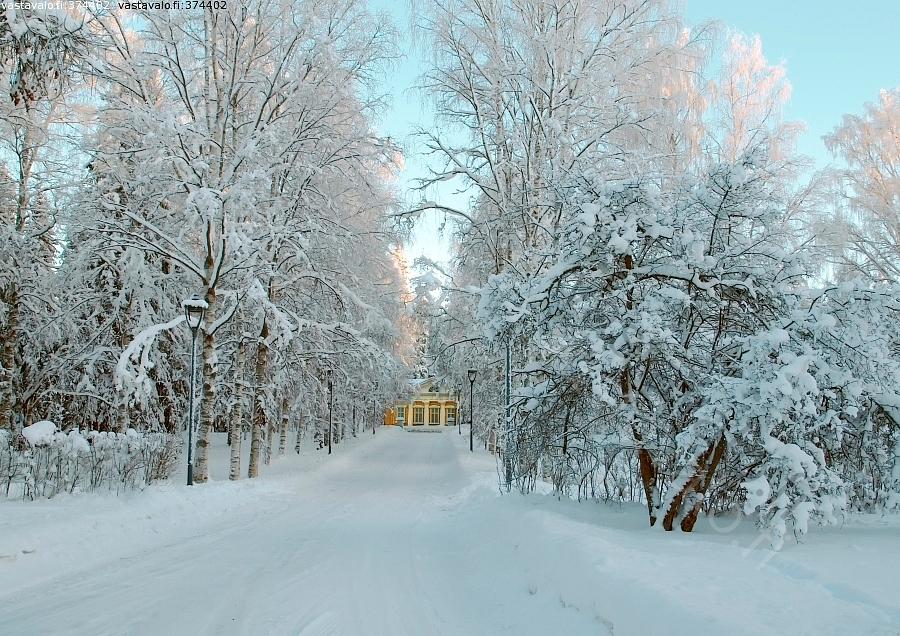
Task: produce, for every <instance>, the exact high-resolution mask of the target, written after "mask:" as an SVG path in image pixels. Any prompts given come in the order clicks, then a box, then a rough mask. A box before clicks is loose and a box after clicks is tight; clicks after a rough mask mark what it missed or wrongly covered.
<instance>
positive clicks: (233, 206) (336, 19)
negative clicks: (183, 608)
mask: <svg viewBox="0 0 900 636" xmlns="http://www.w3.org/2000/svg"><path fill="white" fill-rule="evenodd" d="M396 54H397V52H396V49H395V33H394V30H393V28H392V27H391V26H390V25H389V24H388V23H387V22H386V21H385V20H384V19H383V18H382V17H381V16H379V15H373V14H369V13H368V12H367V11H366V9H365V7H364V6H361V5H360V4H359V3H356V2H352V1H350V0H310V1H305V2H298V3H288V4H285V3H281V2H271V1H269V0H250V1H245V2H240V3H228V9H227V10H224V9H216V10H212V9H206V10H198V11H192V12H177V11H175V12H164V11H150V12H138V13H132V12H127V11H111V12H109V13H105V14H103V15H74V14H67V13H64V12H61V11H58V12H55V11H50V10H48V11H39V10H37V9H18V8H7V10H6V12H5V14H4V15H2V16H0V64H2V72H0V89H2V90H0V102H2V106H0V108H2V111H0V134H2V142H3V149H2V151H0V153H2V154H0V157H2V162H0V214H2V216H3V223H2V230H0V231H2V232H3V233H4V236H3V239H2V240H0V245H2V247H0V250H2V254H0V258H2V267H0V277H2V280H0V310H2V311H0V368H2V377H0V428H3V429H7V430H10V431H12V432H15V431H17V430H20V429H21V428H22V427H23V426H26V425H28V424H30V423H32V422H34V421H35V420H36V419H44V418H49V419H52V420H54V421H56V422H60V423H61V424H62V425H63V426H65V427H67V428H71V427H75V428H81V429H98V428H99V429H101V430H120V431H124V430H125V429H128V428H134V429H136V430H139V431H155V430H162V431H168V432H172V433H174V432H177V431H179V430H180V429H181V428H182V427H183V425H184V422H185V420H186V410H187V408H186V403H187V399H186V397H187V381H188V372H187V360H188V355H187V354H188V351H189V343H190V336H189V332H188V330H187V329H186V328H185V326H184V325H182V324H181V323H183V321H184V319H183V318H182V317H181V314H182V309H181V303H182V301H183V300H184V299H185V298H186V297H189V296H192V295H197V296H198V297H199V298H200V299H201V300H203V301H204V302H205V304H206V306H207V309H206V312H205V320H204V324H203V326H202V328H201V333H200V335H199V337H198V349H199V352H198V353H199V364H198V376H199V379H200V385H201V386H202V400H201V404H202V407H201V409H200V413H199V436H198V441H197V457H196V466H195V473H194V475H195V476H194V479H195V480H196V481H199V482H203V481H205V480H206V479H207V476H208V445H209V440H210V434H211V432H212V431H213V430H214V429H218V430H222V429H223V428H229V429H231V430H234V431H240V430H241V428H242V424H243V422H245V421H249V422H252V430H253V435H252V442H251V465H250V476H255V475H256V472H257V471H258V462H259V457H260V450H261V449H262V448H263V447H265V446H266V444H267V442H268V445H269V446H271V444H272V436H273V431H274V430H275V429H277V428H279V427H280V428H282V430H283V431H286V429H287V427H288V426H289V425H291V426H294V425H295V424H294V423H295V422H298V421H301V422H309V423H315V422H317V421H320V420H321V417H322V414H323V412H324V409H325V408H326V406H325V405H326V404H327V400H326V397H325V395H326V387H325V380H324V378H325V371H326V370H327V369H332V370H333V373H334V376H333V377H334V385H335V388H336V390H338V391H347V392H349V393H350V394H351V395H354V396H362V395H365V396H366V397H367V398H368V397H369V396H371V395H372V394H373V393H374V386H375V383H376V382H377V381H378V380H380V382H381V387H382V391H383V393H384V394H385V395H388V394H392V392H393V391H392V389H393V386H392V385H393V384H396V383H399V382H400V378H401V377H402V376H403V370H404V368H405V365H406V364H407V363H408V360H407V358H408V356H409V355H411V352H412V347H413V345H412V343H411V337H410V335H409V334H410V330H409V328H408V327H409V325H408V323H407V321H408V319H407V318H406V316H405V313H404V308H403V306H402V303H401V294H400V291H401V290H402V289H403V286H404V282H403V280H402V278H403V277H402V273H401V271H400V269H399V267H398V261H397V258H396V257H395V254H394V252H395V250H396V249H397V246H398V237H397V236H396V235H395V233H393V232H392V231H391V226H390V225H389V224H388V223H387V222H386V219H387V218H389V215H390V214H392V213H393V212H395V211H396V210H395V206H396V202H395V193H394V192H393V191H392V189H391V186H390V183H391V181H392V179H393V171H394V170H395V168H396V165H395V164H396V158H397V149H396V148H394V147H393V146H392V144H391V143H390V142H389V141H386V140H384V139H380V138H379V137H378V136H377V135H376V134H375V133H374V129H373V121H374V117H375V116H376V115H377V113H378V112H379V109H380V108H381V106H382V103H381V102H382V100H381V97H380V95H379V93H378V85H377V82H376V79H377V78H378V75H379V73H381V72H382V71H383V70H384V69H385V68H386V67H387V65H389V64H390V62H391V60H392V59H394V58H395V57H396ZM354 399H357V398H356V397H354ZM366 404H371V401H370V400H368V399H367V401H366ZM360 408H362V406H361V405H360ZM296 426H297V427H298V430H299V429H300V425H296ZM298 435H299V432H298ZM232 439H233V441H234V444H233V447H232V451H233V462H232V478H236V477H237V473H238V471H239V457H240V439H241V436H240V435H234V436H232ZM281 447H282V452H283V448H284V434H282V441H281Z"/></svg>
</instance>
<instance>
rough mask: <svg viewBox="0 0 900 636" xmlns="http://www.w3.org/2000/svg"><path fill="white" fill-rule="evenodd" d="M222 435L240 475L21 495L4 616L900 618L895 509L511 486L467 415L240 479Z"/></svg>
mask: <svg viewBox="0 0 900 636" xmlns="http://www.w3.org/2000/svg"><path fill="white" fill-rule="evenodd" d="M217 444H218V445H219V446H218V448H217V449H214V450H216V451H217V455H218V456H215V455H214V457H213V459H214V464H213V478H214V479H219V480H222V481H215V482H213V483H210V484H206V485H198V486H194V487H193V488H187V487H185V486H182V485H181V483H182V482H181V481H180V480H179V481H178V482H177V483H173V484H171V485H161V486H154V487H151V488H148V489H146V490H145V491H144V492H140V493H128V494H126V495H123V496H114V495H76V496H63V497H58V498H55V499H53V500H50V501H38V502H21V501H2V500H0V634H17V635H19V634H21V635H31V634H79V635H82V634H90V635H92V636H93V635H101V634H190V635H191V636H201V635H205V634H209V635H213V634H215V635H219V634H254V635H256V634H304V635H306V634H338V635H342V634H347V635H356V634H360V635H376V634H386V635H387V634H390V635H402V634H409V635H416V636H420V635H428V634H454V635H455V634H460V635H467V634H472V635H476V634H479V635H480V634H485V635H490V634H535V635H537V634H541V635H548V634H554V635H555V634H567V635H575V634H616V635H617V636H622V635H625V634H636V635H638V634H655V633H666V634H691V635H692V636H696V635H698V634H900V592H898V589H900V532H898V530H900V523H898V520H897V518H895V517H877V516H868V517H865V518H859V519H854V520H853V521H852V522H851V523H849V524H848V525H846V526H845V527H844V528H842V529H828V530H816V529H813V530H812V531H811V533H810V534H809V535H808V536H807V537H806V538H805V540H804V541H805V542H804V544H802V545H798V544H794V543H788V544H787V545H786V546H785V548H784V549H783V550H782V551H781V552H779V553H777V554H774V553H771V552H769V551H768V550H767V542H766V541H765V539H764V537H760V536H759V535H758V533H757V531H756V530H755V528H754V527H753V525H752V523H750V522H749V521H747V520H743V521H741V522H738V523H735V524H731V523H729V522H728V520H718V521H716V522H714V523H710V522H709V521H708V520H705V521H703V522H701V523H698V529H697V531H696V532H695V533H692V534H690V535H686V534H680V533H664V532H661V531H659V530H657V529H650V528H647V527H646V515H645V513H644V512H643V511H642V510H641V508H640V507H639V506H617V505H606V504H598V503H580V504H579V503H577V502H572V501H559V500H557V499H556V498H555V497H549V496H544V495H531V496H522V495H520V494H517V493H512V494H504V495H501V494H500V492H499V490H498V488H497V477H496V470H495V466H494V461H493V457H491V456H490V455H488V454H487V453H485V452H484V451H479V452H477V453H475V454H474V455H470V454H469V453H468V439H467V438H466V437H465V436H462V437H461V436H459V435H457V434H456V431H455V430H453V429H442V432H441V433H440V434H428V435H425V434H413V433H410V432H403V431H400V430H396V429H379V431H378V434H377V435H375V436H372V435H363V436H361V437H359V438H357V439H351V440H349V441H347V442H346V443H343V444H341V445H339V446H336V447H335V453H334V454H333V455H331V456H330V457H329V456H327V455H325V454H324V452H322V451H319V452H313V451H306V452H304V454H302V455H300V456H299V457H298V456H296V455H293V456H288V457H286V458H281V459H275V460H274V461H273V463H272V465H271V466H269V467H264V470H263V475H262V477H261V478H259V479H256V480H241V481H239V482H234V483H232V482H228V481H225V480H224V479H225V471H227V459H226V458H225V452H226V449H225V447H223V445H222V439H217ZM217 470H220V471H222V472H221V473H217V472H216V471H217Z"/></svg>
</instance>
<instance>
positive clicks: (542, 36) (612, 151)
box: [414, 0, 900, 543]
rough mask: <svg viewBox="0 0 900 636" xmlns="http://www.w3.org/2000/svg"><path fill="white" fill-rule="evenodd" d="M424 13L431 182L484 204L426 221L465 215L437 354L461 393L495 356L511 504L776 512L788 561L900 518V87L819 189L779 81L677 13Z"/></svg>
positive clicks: (485, 404)
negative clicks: (831, 529)
mask: <svg viewBox="0 0 900 636" xmlns="http://www.w3.org/2000/svg"><path fill="white" fill-rule="evenodd" d="M422 20H423V24H424V28H426V29H427V31H428V33H429V35H430V38H431V49H430V50H431V52H432V55H433V58H432V65H431V70H430V71H429V72H428V74H427V75H426V76H425V78H424V85H425V86H426V87H427V88H428V89H429V90H430V91H431V94H432V95H433V96H434V99H435V105H436V109H437V112H438V117H439V119H440V121H441V122H442V123H443V127H441V128H438V130H437V132H435V131H422V135H423V136H424V137H425V138H426V140H427V144H428V146H429V148H430V150H431V151H432V153H433V155H434V159H435V161H434V164H433V167H434V175H433V178H432V179H431V180H426V181H425V182H424V183H423V186H425V187H427V186H428V185H429V183H431V182H436V181H439V180H449V179H458V180H460V182H461V187H463V188H466V189H468V191H469V192H471V193H472V198H471V202H470V205H469V207H468V208H467V209H464V210H449V209H447V208H442V207H441V206H440V205H438V204H435V203H432V202H424V203H423V204H422V205H421V206H420V207H419V208H417V209H416V210H414V211H415V212H419V211H420V210H426V209H438V210H439V211H440V210H442V211H444V212H445V213H449V214H451V215H452V216H454V217H455V218H457V219H458V220H459V222H458V224H457V226H456V227H457V231H456V234H455V239H456V256H455V259H454V262H453V270H452V272H450V273H449V276H450V282H449V283H448V284H447V289H446V292H445V296H444V298H443V299H442V300H441V301H440V302H438V303H435V304H434V308H435V310H434V312H433V317H432V324H431V326H430V333H432V334H436V335H438V336H439V337H436V338H433V340H434V341H433V342H432V343H431V344H430V353H431V355H433V356H434V359H435V360H436V364H437V365H438V367H439V369H440V372H441V373H442V374H443V375H445V376H446V377H448V378H453V379H454V381H455V382H457V383H458V384H460V385H464V384H465V380H464V377H465V369H466V367H468V366H470V365H471V364H472V362H471V361H472V360H477V362H476V364H477V366H479V368H480V369H481V373H480V375H479V378H481V379H483V380H480V381H479V385H480V386H481V387H483V388H482V390H481V391H480V393H479V396H478V404H477V406H476V411H477V412H478V413H480V414H481V417H480V419H481V422H482V424H481V425H482V427H483V434H485V435H490V434H498V435H499V436H500V437H501V440H502V441H501V442H500V449H501V456H502V462H501V479H502V480H503V481H505V483H506V484H507V486H510V485H512V484H517V485H518V486H519V487H520V488H522V489H524V490H528V489H531V488H534V486H535V484H536V482H537V480H541V479H549V480H552V481H553V483H554V484H555V486H556V487H557V488H558V489H559V490H561V491H563V492H568V493H571V494H576V493H577V494H578V495H579V496H603V497H608V498H614V499H630V500H641V501H644V502H646V504H647V508H648V514H649V519H650V523H651V524H656V523H660V524H661V525H662V526H663V527H664V528H665V529H667V530H671V529H673V528H674V527H675V526H680V527H681V528H682V529H683V530H685V531H689V530H691V529H692V527H693V525H694V523H695V521H696V519H697V516H698V514H699V512H700V511H701V510H706V511H724V510H732V509H735V508H741V507H743V509H744V510H745V511H746V512H752V511H757V510H758V511H759V518H760V520H761V523H762V524H763V525H765V526H767V527H768V528H770V529H771V530H772V531H773V532H774V534H775V536H776V543H778V542H780V541H781V538H782V537H783V536H784V535H785V533H786V532H788V531H789V530H793V531H794V532H798V533H802V532H805V531H806V528H807V523H808V521H809V520H810V519H814V520H817V521H820V522H834V521H835V520H836V518H837V516H838V513H839V512H840V511H841V510H843V509H844V508H845V507H846V505H847V503H848V502H849V503H850V504H851V505H853V506H857V507H872V506H887V505H896V504H897V503H900V500H898V498H897V493H898V492H900V426H898V424H900V396H898V387H900V341H898V339H897V334H898V332H900V331H898V327H900V322H898V319H900V313H898V309H900V286H898V285H900V279H898V276H897V272H898V270H897V267H898V264H900V252H898V247H897V246H898V238H900V235H898V234H897V232H898V230H900V179H898V176H900V175H898V170H900V146H898V141H897V140H898V134H897V131H898V121H900V119H898V117H900V93H898V92H897V91H894V92H888V93H884V94H883V95H882V98H881V104H880V105H879V106H869V107H867V108H868V111H867V113H866V115H865V116H864V117H855V118H854V117H847V118H846V119H845V121H844V122H843V123H842V124H841V125H840V126H838V127H837V128H836V129H835V132H834V134H833V135H831V136H829V137H828V139H827V143H828V145H829V147H830V148H831V150H832V151H833V152H834V153H835V154H836V155H838V156H839V157H841V158H843V159H844V160H845V164H846V169H845V170H842V171H836V170H830V171H828V172H825V173H820V174H817V175H815V176H814V177H812V178H811V179H810V178H809V173H808V169H809V168H810V164H809V162H808V161H807V160H805V159H804V158H802V157H799V156H797V155H796V154H795V152H794V140H795V137H796V134H797V133H798V132H799V131H800V130H801V129H802V128H801V125H800V124H798V123H796V122H787V121H784V120H783V118H782V116H781V112H782V105H783V103H784V101H785V99H786V98H787V96H788V93H789V86H788V84H787V83H786V81H785V79H784V69H783V68H782V67H780V66H772V65H769V64H768V63H766V61H765V59H764V58H763V56H762V53H761V46H760V42H759V40H758V39H754V40H752V41H750V40H747V39H746V38H744V37H742V36H740V35H731V36H730V37H728V38H725V39H724V40H723V38H722V37H721V36H720V35H719V34H718V33H717V30H716V28H715V25H702V26H700V27H699V28H693V29H687V28H685V27H684V25H683V24H682V22H681V17H680V15H679V14H678V12H677V11H676V8H675V7H674V5H673V3H669V2H666V1H665V0H598V1H595V2H586V3H574V2H567V1H562V0H557V1H554V0H550V1H546V0H542V1H540V2H538V1H531V0H524V1H518V2H509V1H508V0H482V1H479V2H473V1H471V0H442V1H441V2H436V3H431V4H429V6H428V7H427V9H424V11H423V14H422ZM442 131H453V132H454V133H455V134H445V133H444V132H442ZM473 317H474V321H473V320H472V318H473ZM505 351H509V357H510V359H511V373H512V376H513V390H512V396H511V405H510V406H511V409H510V410H509V411H507V407H508V405H507V404H506V402H505V400H504V399H503V392H502V391H498V390H497V387H498V383H502V381H503V377H502V376H503V374H504V371H505V369H504V366H505V365H504V357H505V356H504V355H503V354H504V353H505ZM494 423H496V425H495V424H494Z"/></svg>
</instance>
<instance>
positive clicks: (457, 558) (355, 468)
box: [0, 431, 596, 635]
mask: <svg viewBox="0 0 900 636" xmlns="http://www.w3.org/2000/svg"><path fill="white" fill-rule="evenodd" d="M458 442H459V438H458V437H457V436H456V435H451V434H449V432H448V433H447V434H412V433H407V434H404V433H401V432H399V431H386V432H385V434H383V435H379V436H376V437H375V439H373V440H372V441H371V442H368V440H367V443H366V444H365V445H360V446H359V447H357V448H354V449H353V451H352V455H351V456H345V457H333V458H330V459H329V460H328V461H327V462H322V463H321V464H320V470H317V471H315V472H314V473H312V475H311V481H312V483H310V476H309V475H308V476H307V479H306V480H304V483H302V484H297V489H296V492H295V493H294V495H295V496H294V497H292V498H291V501H290V502H289V505H287V506H281V507H280V509H276V510H272V509H266V508H263V509H262V510H261V512H260V513H259V514H257V515H255V516H252V517H250V518H245V519H242V520H240V521H238V522H229V521H227V520H224V521H223V523H222V527H221V528H218V529H214V530H212V531H210V532H208V533H205V534H202V535H199V536H195V537H193V538H189V539H186V540H179V541H176V542H172V543H167V544H164V545H162V546H160V547H156V548H154V549H150V550H146V551H139V552H136V553H135V554H133V555H131V556H127V557H124V558H120V559H117V560H114V561H111V562H107V563H104V564H103V565H100V566H98V567H93V568H91V569H90V570H88V571H78V572H74V573H72V574H70V575H68V576H63V577H62V578H56V579H53V580H51V581H50V582H49V583H47V584H44V585H42V586H40V590H39V591H38V590H34V589H30V590H27V591H26V592H25V593H20V594H13V595H11V596H7V597H3V598H0V634H51V633H53V634H57V633H72V634H97V635H99V634H193V635H201V634H427V633H434V634H442V633H445V634H479V633H504V632H505V633H516V634H525V633H535V634H537V633H560V632H556V631H555V630H556V629H559V628H560V627H561V626H565V625H567V624H570V623H572V621H571V620H564V621H563V622H562V623H560V620H559V617H558V616H554V614H556V613H557V612H553V613H551V614H549V615H542V614H541V612H529V613H525V614H524V615H519V616H516V615H511V614H508V613H506V612H504V608H503V607H502V606H500V605H498V604H497V598H498V593H499V594H501V595H502V593H503V590H502V589H501V590H493V589H491V587H492V586H493V585H494V584H496V580H494V581H492V582H491V583H490V584H487V579H486V578H485V576H484V565H485V564H484V561H483V560H484V559H485V558H486V557H487V556H488V555H486V554H485V551H484V549H482V548H479V542H482V541H483V540H484V539H485V536H475V535H473V534H472V532H471V529H472V528H473V527H475V528H477V527H478V526H477V524H476V525H475V526H473V525H472V524H471V523H469V522H467V523H465V524H463V525H459V524H454V523H453V509H454V507H458V506H459V504H460V503H461V501H460V497H461V496H464V495H465V493H468V492H471V491H473V488H472V487H471V486H470V477H469V475H468V473H467V472H465V471H463V470H462V468H461V466H460V462H459V459H458V452H457V448H456V447H458V446H459V443H458ZM341 450H342V449H341ZM488 466H489V465H488ZM200 488H202V487H200ZM484 491H485V493H484V494H487V493H488V492H489V490H488V489H484ZM461 493H462V495H461ZM487 496H492V495H490V494H487ZM276 508H279V507H277V506H276ZM479 530H480V531H484V532H487V533H490V528H479ZM487 536H488V537H489V536H490V535H489V534H488V535H487ZM135 547H136V548H137V547H139V546H135ZM489 578H490V577H488V579H489ZM511 585H515V586H521V582H519V581H516V582H514V583H511ZM516 591H518V592H520V593H521V592H522V590H516ZM573 618H578V617H577V616H574V617H573ZM580 622H583V621H575V624H571V625H570V626H571V627H572V628H573V629H576V630H577V628H578V627H579V625H578V623H580ZM591 623H592V620H589V621H588V623H587V625H581V627H582V628H584V627H586V626H591ZM592 627H593V631H591V630H587V631H584V630H583V629H582V630H581V631H584V633H596V623H593V625H592ZM548 630H549V631H548ZM569 633H574V632H571V631H570V632H569Z"/></svg>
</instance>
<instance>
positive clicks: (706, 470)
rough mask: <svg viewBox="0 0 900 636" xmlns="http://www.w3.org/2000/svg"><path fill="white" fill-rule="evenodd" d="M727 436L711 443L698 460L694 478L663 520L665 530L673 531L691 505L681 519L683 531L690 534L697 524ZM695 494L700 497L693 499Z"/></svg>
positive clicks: (679, 494)
mask: <svg viewBox="0 0 900 636" xmlns="http://www.w3.org/2000/svg"><path fill="white" fill-rule="evenodd" d="M725 446H726V442H725V435H724V434H722V435H720V436H719V439H718V440H716V441H715V442H711V443H710V444H709V446H708V447H707V449H706V450H705V451H703V453H701V454H700V456H699V457H698V458H697V463H696V465H695V467H694V474H693V476H692V477H691V478H690V479H689V480H687V482H686V483H685V485H684V487H683V488H682V489H681V491H680V492H679V493H678V494H676V495H675V497H673V498H672V501H671V503H670V504H669V508H668V510H666V516H665V517H664V518H663V528H664V529H665V530H669V531H671V530H672V528H673V527H674V526H675V520H676V519H677V518H678V516H679V515H680V514H682V508H683V507H684V506H685V505H689V506H690V508H688V509H687V511H686V512H684V514H683V516H682V518H681V529H682V531H684V532H690V531H691V530H693V529H694V524H695V523H697V516H698V515H699V514H700V505H701V504H702V502H703V498H702V496H699V495H705V494H706V491H707V489H708V488H709V485H710V483H712V478H713V475H714V474H715V472H716V467H718V465H719V462H720V461H721V459H722V456H723V455H724V454H725ZM692 493H694V494H696V495H698V496H696V497H691V494H692Z"/></svg>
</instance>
